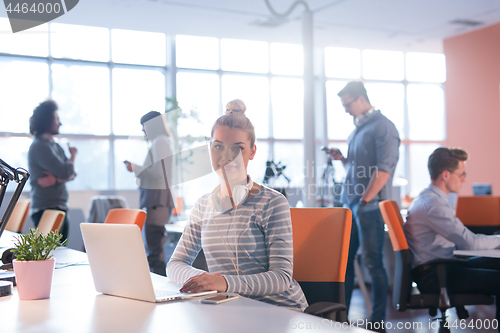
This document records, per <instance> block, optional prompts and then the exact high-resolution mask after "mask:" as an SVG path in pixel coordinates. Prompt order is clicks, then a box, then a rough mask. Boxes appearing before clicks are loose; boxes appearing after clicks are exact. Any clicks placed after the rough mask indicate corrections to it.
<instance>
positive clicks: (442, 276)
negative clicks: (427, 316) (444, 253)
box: [426, 259, 467, 308]
mask: <svg viewBox="0 0 500 333" xmlns="http://www.w3.org/2000/svg"><path fill="white" fill-rule="evenodd" d="M464 262H467V260H464V259H435V260H432V261H429V262H427V263H426V265H432V266H436V268H437V277H438V281H439V288H440V289H441V292H440V295H439V307H440V308H449V307H450V306H451V303H450V296H449V295H448V289H447V284H446V265H447V264H458V263H464Z"/></svg>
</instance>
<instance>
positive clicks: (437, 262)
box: [425, 258, 467, 265]
mask: <svg viewBox="0 0 500 333" xmlns="http://www.w3.org/2000/svg"><path fill="white" fill-rule="evenodd" d="M464 262H467V260H465V259H458V258H456V259H434V260H431V261H429V262H426V263H425V264H426V265H441V264H458V263H464Z"/></svg>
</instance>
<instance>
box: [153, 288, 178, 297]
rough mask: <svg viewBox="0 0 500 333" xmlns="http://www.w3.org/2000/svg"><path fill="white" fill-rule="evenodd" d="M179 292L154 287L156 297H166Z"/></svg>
mask: <svg viewBox="0 0 500 333" xmlns="http://www.w3.org/2000/svg"><path fill="white" fill-rule="evenodd" d="M179 294H180V293H179V292H178V291H171V290H156V289H155V296H156V298H167V297H169V296H174V295H179Z"/></svg>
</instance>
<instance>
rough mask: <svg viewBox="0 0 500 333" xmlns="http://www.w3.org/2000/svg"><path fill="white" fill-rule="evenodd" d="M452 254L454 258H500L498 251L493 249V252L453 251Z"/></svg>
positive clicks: (499, 251)
mask: <svg viewBox="0 0 500 333" xmlns="http://www.w3.org/2000/svg"><path fill="white" fill-rule="evenodd" d="M453 254H454V255H456V256H469V257H488V258H500V249H493V250H455V251H453Z"/></svg>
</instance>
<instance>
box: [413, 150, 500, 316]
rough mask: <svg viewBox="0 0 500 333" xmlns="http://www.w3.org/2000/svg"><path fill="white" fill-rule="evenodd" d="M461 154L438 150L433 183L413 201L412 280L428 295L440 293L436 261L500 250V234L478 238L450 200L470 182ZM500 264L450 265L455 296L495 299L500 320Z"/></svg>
mask: <svg viewBox="0 0 500 333" xmlns="http://www.w3.org/2000/svg"><path fill="white" fill-rule="evenodd" d="M467 158H468V155H467V153H466V152H465V151H463V150H462V149H453V148H451V149H450V148H444V147H441V148H438V149H436V150H435V151H434V152H433V153H432V154H431V156H430V157H429V162H428V168H429V173H430V175H431V184H430V185H429V187H428V188H426V189H425V190H423V191H422V192H421V193H420V194H419V195H418V197H417V198H415V200H413V202H412V204H411V206H410V209H409V211H408V217H407V222H406V224H405V225H404V232H405V235H406V239H407V241H408V246H409V248H410V250H411V252H412V254H413V259H412V269H413V270H412V277H413V279H414V280H415V282H417V285H418V288H419V290H420V291H421V292H425V293H436V294H437V293H439V286H438V284H437V283H438V279H437V273H436V269H435V267H434V266H430V265H426V263H427V262H429V261H432V260H434V259H448V258H454V255H453V251H454V250H456V249H461V250H486V249H495V248H499V247H500V235H493V236H487V235H481V234H475V233H473V232H472V231H470V230H469V229H467V228H466V227H465V226H464V225H463V223H462V222H461V221H460V220H459V219H458V218H457V217H456V216H455V212H454V210H453V207H452V206H451V205H450V203H449V201H448V195H449V194H450V193H458V192H459V191H460V189H461V188H462V185H463V183H464V182H465V179H466V173H465V161H466V160H467ZM499 281H500V259H493V258H479V257H478V258H471V259H468V260H467V262H465V263H460V264H449V265H448V274H447V286H448V291H449V292H450V293H460V294H463V293H482V294H488V295H496V297H497V299H496V303H497V314H496V318H497V319H500V317H499V308H498V306H499V302H498V297H499V296H500V283H499Z"/></svg>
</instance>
